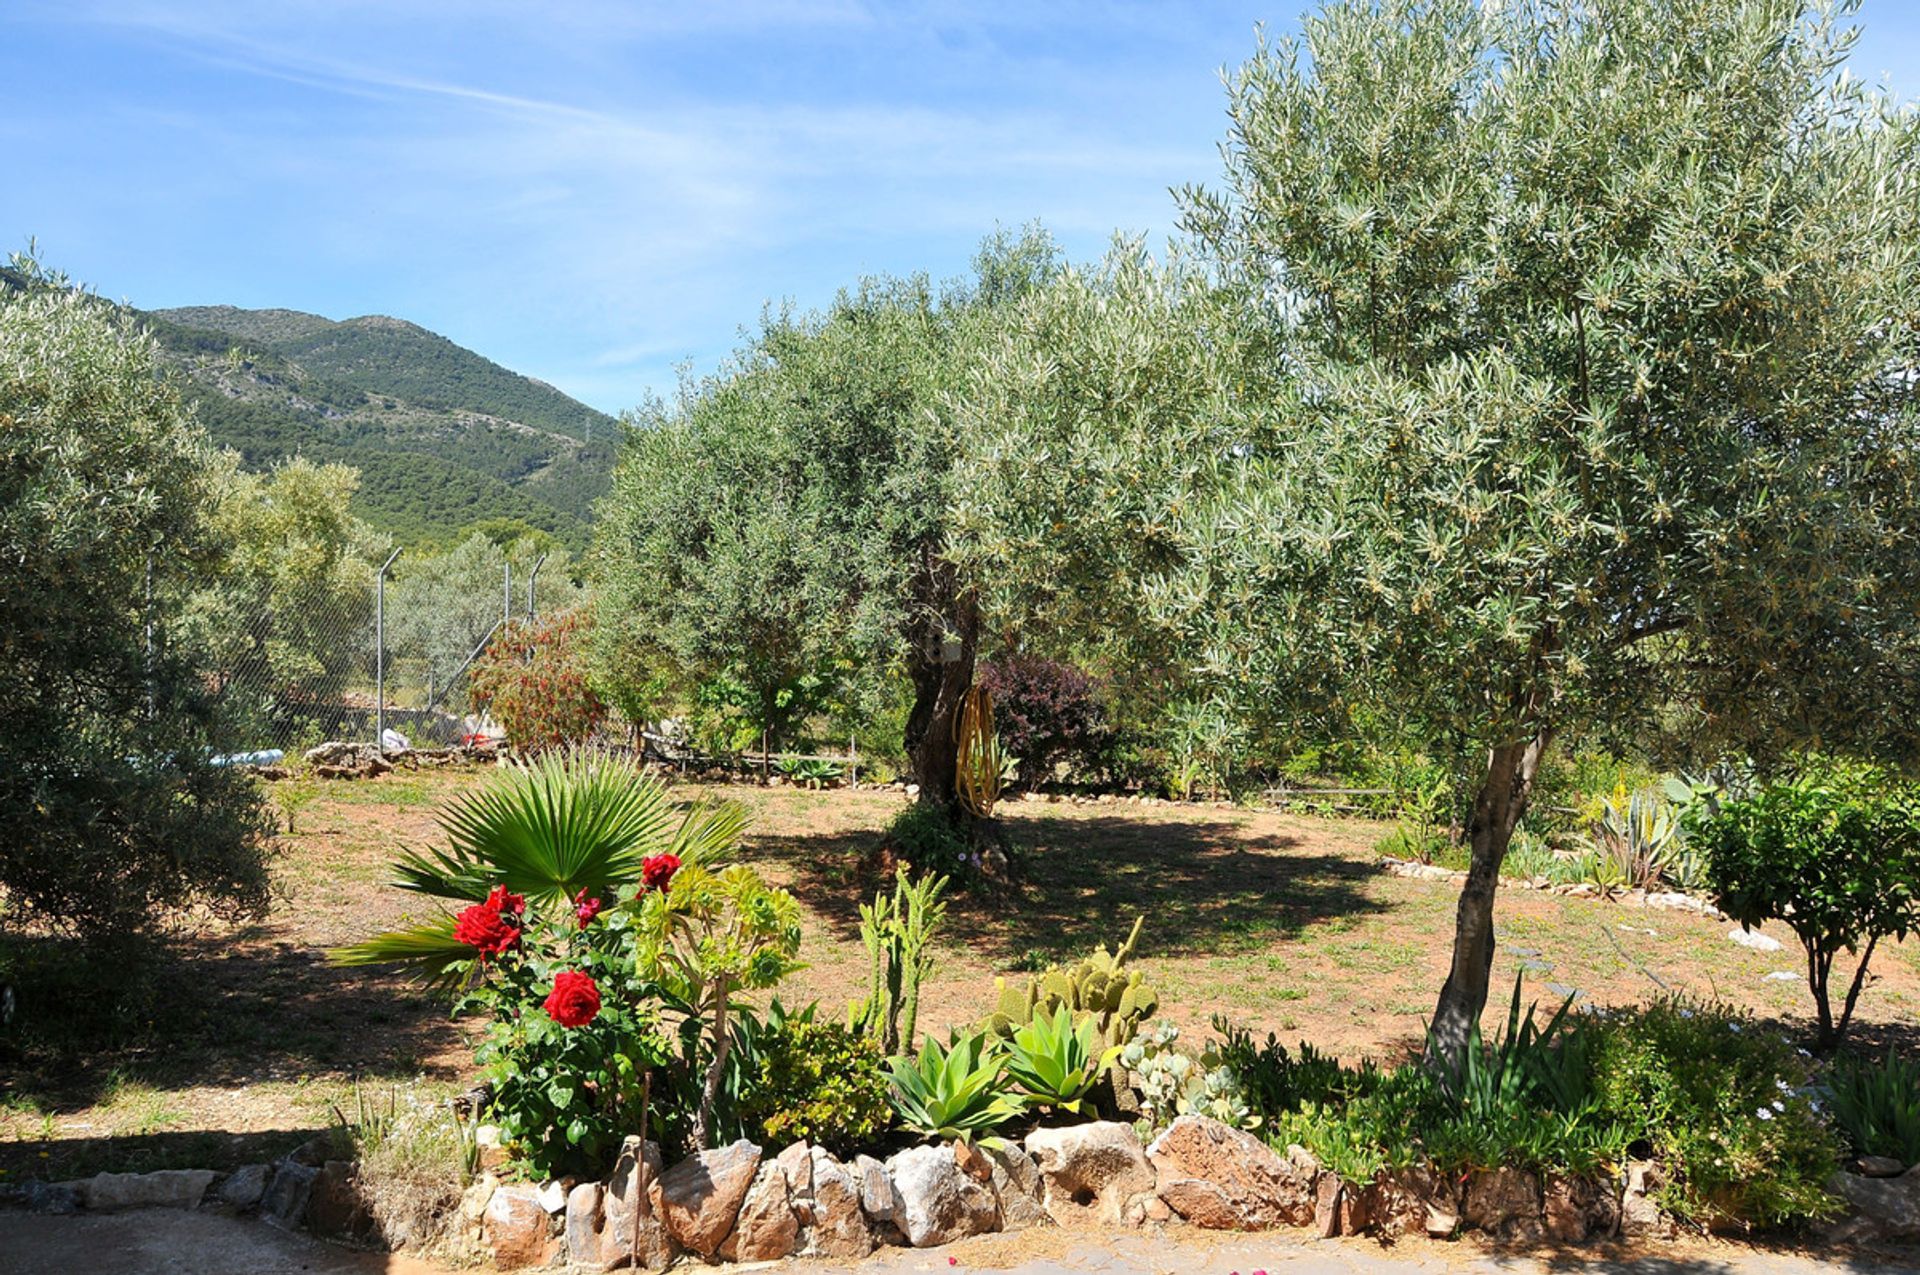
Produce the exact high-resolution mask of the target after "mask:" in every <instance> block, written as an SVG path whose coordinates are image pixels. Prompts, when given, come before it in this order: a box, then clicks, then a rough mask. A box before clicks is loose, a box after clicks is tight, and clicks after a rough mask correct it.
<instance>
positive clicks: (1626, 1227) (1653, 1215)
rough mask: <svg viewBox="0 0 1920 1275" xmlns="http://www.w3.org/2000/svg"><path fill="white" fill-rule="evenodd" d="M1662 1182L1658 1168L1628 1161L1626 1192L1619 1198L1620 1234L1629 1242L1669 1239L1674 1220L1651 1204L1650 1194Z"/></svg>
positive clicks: (1663, 1181)
mask: <svg viewBox="0 0 1920 1275" xmlns="http://www.w3.org/2000/svg"><path fill="white" fill-rule="evenodd" d="M1665 1182H1666V1179H1665V1178H1664V1177H1663V1176H1662V1175H1661V1173H1660V1166H1659V1165H1657V1164H1654V1163H1652V1162H1651V1161H1648V1160H1631V1161H1628V1163H1627V1185H1626V1191H1625V1192H1624V1193H1623V1194H1622V1195H1621V1197H1620V1234H1622V1235H1625V1236H1627V1237H1628V1238H1630V1239H1639V1238H1647V1237H1652V1238H1657V1239H1667V1238H1669V1237H1670V1236H1672V1234H1673V1219H1672V1218H1670V1217H1668V1216H1667V1215H1666V1214H1665V1213H1663V1212H1661V1210H1660V1206H1659V1205H1658V1204H1656V1203H1654V1201H1653V1193H1654V1192H1655V1191H1657V1190H1659V1189H1660V1187H1662V1186H1663V1185H1665Z"/></svg>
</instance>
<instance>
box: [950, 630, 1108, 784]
mask: <svg viewBox="0 0 1920 1275" xmlns="http://www.w3.org/2000/svg"><path fill="white" fill-rule="evenodd" d="M979 681H980V685H982V686H984V687H986V688H987V691H988V692H989V693H990V694H991V695H992V696H993V720H994V728H995V730H996V732H997V733H998V734H999V736H1000V741H1001V743H1002V744H1003V745H1004V746H1005V748H1006V751H1007V752H1009V753H1011V754H1012V755H1013V756H1014V757H1016V758H1018V759H1019V767H1018V769H1017V771H1016V772H1015V775H1014V783H1015V784H1016V786H1018V787H1021V788H1033V787H1037V786H1038V785H1040V784H1044V783H1046V782H1047V781H1048V780H1049V779H1051V778H1052V777H1053V773H1054V769H1055V767H1057V766H1058V765H1059V764H1060V763H1061V762H1070V763H1077V764H1078V765H1080V766H1082V767H1087V766H1091V765H1093V764H1094V762H1095V761H1096V759H1097V758H1098V757H1099V755H1100V751H1101V749H1102V748H1104V747H1105V746H1106V739H1107V734H1108V732H1107V724H1106V714H1105V713H1104V712H1103V711H1102V709H1101V707H1100V700H1099V696H1098V693H1097V690H1096V688H1095V686H1094V682H1093V679H1092V678H1091V677H1089V676H1087V674H1085V673H1084V672H1082V671H1081V670H1079V669H1077V668H1075V667H1074V666H1073V665H1071V664H1067V663H1065V662H1063V661H1060V660H1049V659H1045V658H1043V657H1040V656H1035V655H1014V654H1009V655H1002V656H999V657H997V658H995V659H992V660H989V661H988V662H986V663H985V664H983V665H982V666H981V668H980V678H979Z"/></svg>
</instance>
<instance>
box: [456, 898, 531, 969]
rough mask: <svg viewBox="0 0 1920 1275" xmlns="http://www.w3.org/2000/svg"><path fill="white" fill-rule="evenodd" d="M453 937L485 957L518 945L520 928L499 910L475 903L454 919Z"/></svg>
mask: <svg viewBox="0 0 1920 1275" xmlns="http://www.w3.org/2000/svg"><path fill="white" fill-rule="evenodd" d="M453 937H454V938H455V939H457V940H458V941H459V942H462V943H465V944H466V945H467V946H468V947H473V948H478V949H479V950H480V954H481V955H482V956H487V955H490V954H492V953H495V952H504V951H506V950H507V949H508V948H510V947H512V946H513V945H514V944H515V943H518V942H519V941H520V927H519V926H518V925H517V924H515V923H514V920H513V918H512V917H510V916H503V915H501V912H500V909H499V908H492V907H488V906H487V905H486V904H484V903H476V904H474V905H473V906H472V907H470V908H468V909H467V910H466V911H464V912H462V913H461V914H460V915H459V916H457V917H455V918H454V921H453Z"/></svg>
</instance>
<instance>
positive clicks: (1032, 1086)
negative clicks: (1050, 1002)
mask: <svg viewBox="0 0 1920 1275" xmlns="http://www.w3.org/2000/svg"><path fill="white" fill-rule="evenodd" d="M1074 1019H1075V1014H1074V1012H1073V1010H1072V1009H1070V1008H1068V1007H1067V1006H1065V1005H1062V1006H1061V1007H1060V1008H1059V1009H1058V1010H1057V1011H1056V1012H1055V1013H1054V1014H1053V1015H1052V1016H1051V1017H1049V1016H1048V1015H1046V1014H1035V1015H1034V1016H1033V1019H1032V1021H1031V1022H1028V1023H1026V1024H1025V1025H1023V1026H1022V1027H1020V1028H1019V1029H1018V1030H1017V1031H1015V1032H1014V1033H1013V1037H1012V1039H1011V1040H1009V1041H1008V1042H1007V1075H1008V1076H1010V1077H1011V1078H1012V1079H1013V1080H1014V1082H1015V1083H1016V1084H1018V1085H1019V1086H1020V1087H1021V1088H1022V1089H1024V1090H1026V1091H1027V1093H1028V1095H1029V1096H1030V1097H1029V1100H1030V1101H1031V1102H1032V1103H1033V1104H1034V1105H1036V1106H1041V1107H1053V1108H1055V1109H1056V1110H1060V1111H1072V1112H1075V1113H1078V1112H1079V1110H1080V1107H1081V1104H1082V1103H1083V1102H1084V1101H1085V1099H1086V1096H1087V1094H1088V1092H1089V1091H1091V1090H1092V1088H1093V1086H1094V1083H1095V1082H1096V1081H1098V1080H1099V1079H1100V1077H1101V1076H1102V1075H1103V1074H1105V1072H1106V1070H1107V1068H1108V1067H1111V1066H1112V1065H1113V1062H1114V1060H1115V1059H1116V1058H1118V1057H1120V1054H1121V1051H1122V1050H1123V1049H1124V1048H1125V1046H1123V1045H1115V1046H1113V1047H1112V1048H1110V1049H1107V1050H1105V1051H1102V1050H1101V1048H1100V1034H1099V1033H1100V1027H1099V1024H1098V1023H1097V1022H1096V1021H1095V1019H1094V1016H1093V1015H1092V1014H1084V1013H1083V1014H1081V1015H1079V1021H1078V1023H1076V1022H1075V1021H1074Z"/></svg>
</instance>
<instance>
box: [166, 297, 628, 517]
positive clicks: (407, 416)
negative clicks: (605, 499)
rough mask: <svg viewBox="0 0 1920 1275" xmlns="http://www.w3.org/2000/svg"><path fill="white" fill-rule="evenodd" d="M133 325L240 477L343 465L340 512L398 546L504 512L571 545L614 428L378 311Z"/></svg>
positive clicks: (545, 389)
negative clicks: (350, 477) (240, 467)
mask: <svg viewBox="0 0 1920 1275" xmlns="http://www.w3.org/2000/svg"><path fill="white" fill-rule="evenodd" d="M142 317H143V318H144V319H145V320H146V322H147V323H148V325H149V327H150V328H151V329H152V331H153V334H154V337H155V339H156V340H157V341H158V342H159V343H160V346H161V348H162V350H163V351H164V353H165V354H166V355H167V358H168V361H169V362H171V363H172V364H173V365H174V367H175V368H176V369H177V370H178V371H180V372H181V373H182V374H183V375H182V382H183V389H184V391H185V394H186V397H187V398H188V400H189V401H190V402H191V403H192V405H193V407H194V410H195V412H196V414H197V415H198V417H199V420H200V422H201V424H202V425H204V426H205V427H206V429H207V432H208V433H209V434H210V435H211V436H212V437H213V439H214V441H215V442H216V443H219V444H220V445H221V446H224V447H230V448H232V449H233V450H235V451H237V452H239V453H240V455H241V457H242V458H243V460H244V462H245V463H246V465H247V466H248V467H249V468H264V467H266V466H269V465H271V464H272V463H273V462H274V461H276V460H279V459H281V458H283V457H287V456H293V455H303V456H307V457H309V458H311V459H313V460H316V461H338V462H341V463H344V464H348V465H352V466H353V467H354V468H356V469H358V470H359V471H360V475H361V482H360V490H359V492H358V494H357V495H356V497H355V500H354V504H355V512H357V513H358V514H359V515H360V516H361V517H363V518H365V519H366V520H367V521H368V522H369V523H371V524H372V525H373V526H374V527H376V528H377V529H379V530H382V531H386V532H388V533H390V534H392V535H394V536H395V537H397V538H399V539H401V540H403V541H409V542H421V541H437V542H441V543H452V542H454V541H456V540H458V539H459V535H460V532H461V530H462V529H463V528H465V527H467V526H469V525H471V524H472V523H474V522H477V521H479V520H481V519H486V518H497V517H508V518H517V519H520V520H522V521H525V522H527V523H529V524H531V525H533V526H535V527H539V528H541V529H543V530H546V531H550V532H552V533H554V534H555V535H556V536H558V537H560V539H561V540H563V541H565V542H568V543H571V544H575V545H578V544H582V543H584V541H585V538H586V524H587V521H588V519H589V518H590V517H591V514H592V507H593V502H594V501H595V500H596V499H597V498H598V497H599V496H600V495H601V494H602V493H603V492H604V491H605V490H606V485H607V475H608V473H609V472H610V470H611V468H612V465H613V457H614V451H615V438H616V426H615V423H614V421H613V420H612V418H610V417H608V416H606V415H604V414H603V413H600V412H597V411H595V410H593V409H592V408H590V407H587V406H586V405H585V404H583V403H579V402H576V401H574V400H573V399H571V398H568V397H567V396H566V395H565V394H562V393H561V392H560V391H559V390H557V389H555V388H553V387H552V386H550V385H547V384H545V383H544V382H541V381H537V380H534V379H532V378H531V377H525V376H521V375H519V374H518V373H515V372H512V371H509V370H508V369H506V368H504V367H501V366H500V365H499V364H497V363H494V362H492V361H490V360H488V359H485V358H482V357H481V356H480V355H478V354H475V353H473V352H472V351H471V350H467V349H464V348H462V347H460V346H458V345H455V344H454V343H453V342H452V341H449V340H447V339H446V338H445V337H442V336H439V335H437V334H435V333H432V332H429V331H427V330H426V329H424V328H421V327H418V326H417V325H415V324H412V323H407V322H404V321H402V320H399V319H391V318H386V317H384V316H369V317H365V318H358V319H348V320H346V321H344V322H334V321H333V320H330V319H325V318H322V317H320V316H318V315H312V314H304V313H301V312H299V311H295V310H241V309H236V308H234V307H232V306H195V307H188V308H182V309H174V310H158V311H152V312H147V313H145V314H143V316H142ZM589 440H590V441H589Z"/></svg>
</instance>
